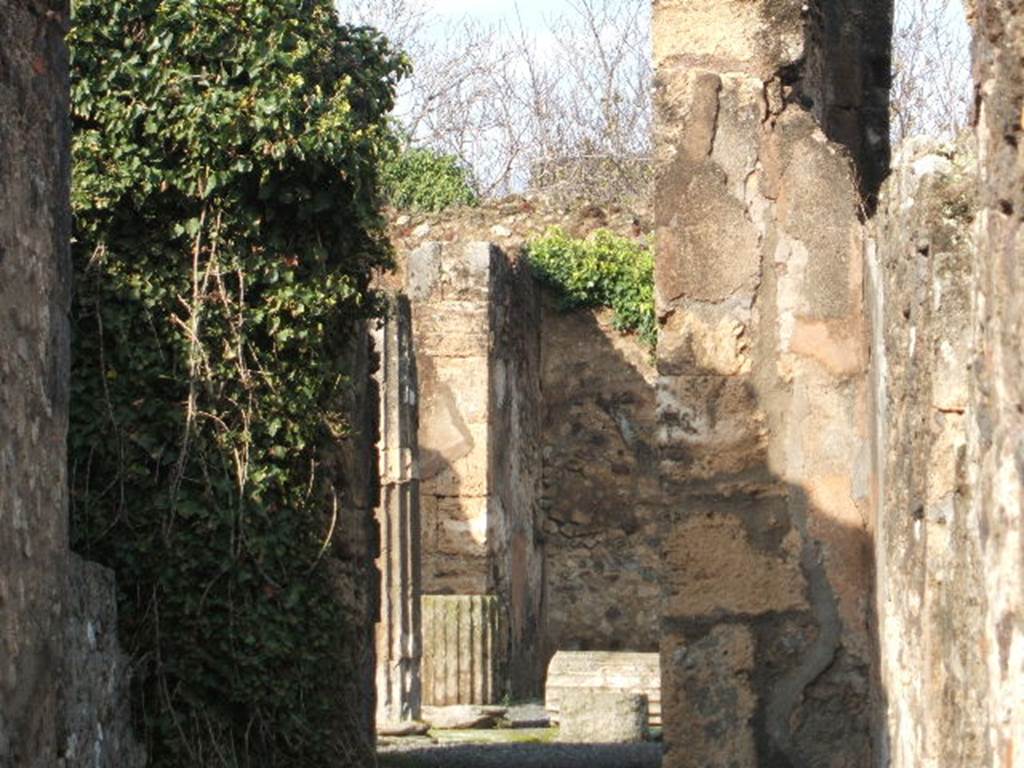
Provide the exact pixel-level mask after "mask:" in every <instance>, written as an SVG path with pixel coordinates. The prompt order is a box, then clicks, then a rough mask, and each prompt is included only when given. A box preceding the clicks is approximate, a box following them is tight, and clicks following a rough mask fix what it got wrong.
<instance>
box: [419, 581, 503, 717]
mask: <svg viewBox="0 0 1024 768" xmlns="http://www.w3.org/2000/svg"><path fill="white" fill-rule="evenodd" d="M503 614H504V612H503V610H502V607H501V603H500V601H499V600H498V598H497V597H494V596H487V595H425V596H424V598H423V703H424V704H427V705H429V706H434V707H443V706H451V705H455V704H497V703H498V702H499V701H500V699H501V697H502V694H503V692H504V685H503V683H504V671H505V670H504V664H505V651H504V649H505V646H506V644H507V639H506V637H507V632H508V630H507V627H506V626H505V621H504V615H503Z"/></svg>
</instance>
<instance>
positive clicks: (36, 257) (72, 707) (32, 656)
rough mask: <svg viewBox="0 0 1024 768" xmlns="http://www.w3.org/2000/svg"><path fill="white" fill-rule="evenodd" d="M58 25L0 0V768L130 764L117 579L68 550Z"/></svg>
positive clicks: (65, 222)
mask: <svg viewBox="0 0 1024 768" xmlns="http://www.w3.org/2000/svg"><path fill="white" fill-rule="evenodd" d="M67 23H68V6H67V3H66V2H62V1H60V0H34V1H33V2H24V1H23V0H0V308H2V311H0V765H3V766H4V768H52V766H55V765H59V766H65V768H78V767H79V766H81V768H85V766H90V767H91V768H94V767H98V768H115V766H116V767H117V768H134V767H135V766H141V765H142V764H143V763H144V762H145V758H144V755H143V754H142V752H141V750H140V749H139V747H138V745H137V744H136V742H135V740H134V736H133V734H132V730H131V725H130V713H129V711H128V700H127V672H126V663H125V660H124V658H123V657H122V655H121V652H120V649H119V648H118V645H117V637H116V627H117V610H116V599H115V589H114V583H113V577H112V575H111V574H110V573H109V572H108V571H106V570H105V569H103V568H100V567H98V566H96V565H93V564H90V563H85V562H83V561H81V560H79V559H78V558H75V557H73V556H71V554H70V553H69V551H68V531H67V515H68V499H67V476H66V458H65V456H66V449H65V441H66V435H67V405H68V391H69V390H68V375H69V365H68V354H69V337H68V333H69V331H68V303H69V301H70V285H69V282H70V272H71V265H70V258H69V250H68V249H69V246H70V238H71V226H70V224H71V222H70V210H69V195H70V192H69V181H70V165H69V163H70V147H69V141H70V123H69V117H68V93H69V85H68V61H67V51H66V49H65V46H64V42H63V38H64V34H65V32H66V27H67Z"/></svg>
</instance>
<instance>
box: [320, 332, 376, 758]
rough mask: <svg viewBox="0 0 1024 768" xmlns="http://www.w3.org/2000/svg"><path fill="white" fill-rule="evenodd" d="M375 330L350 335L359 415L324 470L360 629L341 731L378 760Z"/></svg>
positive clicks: (349, 622)
mask: <svg viewBox="0 0 1024 768" xmlns="http://www.w3.org/2000/svg"><path fill="white" fill-rule="evenodd" d="M369 330H370V329H369V328H368V327H366V326H365V325H363V326H362V327H360V328H358V329H356V330H355V331H354V332H350V333H349V337H348V343H347V347H346V349H345V350H344V351H343V352H342V354H343V355H344V356H345V360H346V362H347V364H348V366H349V370H350V371H351V380H352V382H353V386H351V387H349V389H348V392H347V395H346V399H345V401H344V402H343V403H342V404H341V407H342V408H343V409H344V412H345V413H348V414H351V417H352V434H351V435H350V436H349V437H347V438H345V439H344V440H342V441H341V442H340V443H337V444H331V445H326V446H325V447H324V450H323V451H322V455H321V468H322V470H323V471H324V474H325V476H326V477H330V478H331V479H332V483H331V488H330V494H329V498H325V499H324V511H325V518H326V519H325V525H327V526H332V528H331V529H332V530H333V531H334V537H333V540H332V541H331V548H330V552H331V556H330V557H329V558H325V560H324V565H325V567H326V568H328V569H329V570H330V574H331V578H332V579H333V582H334V589H335V596H336V599H337V602H338V605H339V607H340V608H341V610H342V611H343V612H344V615H345V624H346V626H349V627H352V628H353V630H352V633H351V634H350V635H346V637H345V638H339V653H340V654H341V658H342V663H343V665H344V669H346V670H347V671H348V672H347V674H346V675H345V677H344V679H342V680H338V681H337V702H338V704H339V711H340V713H341V714H339V717H340V718H344V719H345V722H344V723H342V724H340V725H339V731H338V734H339V736H341V737H343V739H344V740H345V748H346V749H347V750H349V754H351V755H353V756H356V755H358V758H356V757H353V759H363V760H369V759H371V756H372V753H373V746H374V743H375V719H376V718H375V714H376V687H375V676H376V674H375V673H376V663H375V658H376V650H375V649H376V637H375V626H374V625H375V622H377V621H378V620H379V614H380V610H381V594H380V573H379V571H378V570H377V567H376V563H375V558H376V557H377V556H378V554H379V541H380V534H379V530H378V527H377V522H376V519H375V510H376V509H377V508H378V506H379V504H380V501H379V489H380V478H379V476H378V469H379V464H378V460H377V453H376V451H375V447H374V446H375V445H376V442H377V439H378V421H379V415H380V414H379V400H378V396H377V389H376V387H374V386H371V382H372V381H373V372H374V371H375V366H376V361H375V360H374V359H373V357H372V356H371V342H370V332H369Z"/></svg>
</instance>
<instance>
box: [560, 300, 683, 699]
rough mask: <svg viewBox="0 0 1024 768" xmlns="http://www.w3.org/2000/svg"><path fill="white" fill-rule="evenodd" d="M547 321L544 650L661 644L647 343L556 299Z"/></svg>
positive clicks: (658, 507) (657, 493)
mask: <svg viewBox="0 0 1024 768" xmlns="http://www.w3.org/2000/svg"><path fill="white" fill-rule="evenodd" d="M541 328H542V333H541V344H542V356H541V357H542V377H541V386H542V390H543V397H544V407H543V412H544V418H543V425H544V431H543V439H544V496H543V506H544V533H545V555H546V569H545V581H546V585H545V595H546V599H547V605H548V611H547V627H546V640H545V647H546V649H547V651H548V653H549V654H551V653H554V652H556V651H563V650H613V651H614V650H629V651H657V649H658V633H659V628H658V616H659V613H658V599H659V595H660V589H659V586H658V572H659V569H660V553H661V543H660V538H659V536H660V533H661V526H660V519H661V514H662V510H663V508H664V500H663V499H662V496H661V485H660V482H659V478H658V465H657V460H656V436H655V432H656V401H655V383H656V379H657V374H656V372H655V370H654V362H653V360H652V355H651V351H650V350H649V349H648V348H647V346H646V345H645V344H643V343H642V342H641V341H639V340H638V339H637V338H636V337H633V336H625V335H623V334H622V333H621V332H619V331H617V330H615V328H614V327H613V326H612V322H611V316H610V313H609V312H605V311H600V312H592V311H575V312H571V313H563V312H560V311H559V310H558V308H557V306H556V305H555V303H554V301H553V300H551V299H550V298H549V300H548V301H546V302H545V305H544V315H543V323H542V326H541ZM549 683H550V681H549Z"/></svg>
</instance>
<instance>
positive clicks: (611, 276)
mask: <svg viewBox="0 0 1024 768" xmlns="http://www.w3.org/2000/svg"><path fill="white" fill-rule="evenodd" d="M526 252H527V258H528V259H529V261H530V264H531V266H532V267H533V269H534V272H536V274H537V275H538V277H539V278H540V279H541V281H542V282H543V283H545V284H546V285H548V286H549V287H551V288H552V289H553V290H554V291H555V292H556V294H557V295H558V296H559V299H560V301H561V305H562V308H563V309H566V310H571V309H579V308H585V307H608V308H610V309H611V310H612V312H613V314H614V321H615V327H616V328H618V329H619V330H620V331H623V332H627V333H635V334H637V335H638V336H639V337H640V338H641V339H643V341H644V342H645V343H646V344H648V345H649V346H650V347H651V348H652V349H653V348H654V345H655V343H656V342H657V323H656V321H655V310H654V254H653V253H652V251H651V246H650V243H649V242H647V241H646V240H635V239H631V238H627V237H622V236H619V235H616V234H614V233H612V232H608V231H606V230H599V231H598V232H595V233H594V234H593V235H592V236H591V237H589V238H587V239H585V240H582V239H578V238H571V237H569V236H567V235H566V234H565V233H564V232H563V231H562V230H560V229H557V228H555V229H552V230H550V231H549V232H547V234H545V235H544V236H543V237H540V238H537V239H535V240H532V241H531V242H530V243H529V244H528V245H527V251H526Z"/></svg>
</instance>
